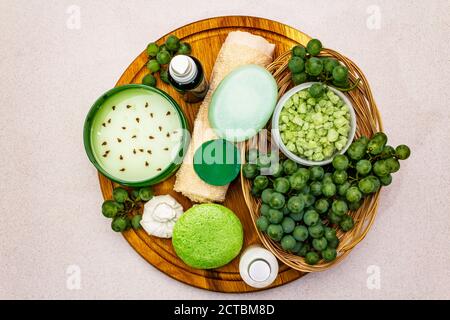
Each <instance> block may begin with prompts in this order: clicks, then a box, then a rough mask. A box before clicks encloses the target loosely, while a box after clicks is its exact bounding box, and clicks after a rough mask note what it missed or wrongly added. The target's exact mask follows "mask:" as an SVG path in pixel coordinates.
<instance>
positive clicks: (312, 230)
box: [308, 222, 325, 239]
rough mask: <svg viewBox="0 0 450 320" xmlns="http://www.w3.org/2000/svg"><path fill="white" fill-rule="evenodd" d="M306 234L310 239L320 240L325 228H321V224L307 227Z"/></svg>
mask: <svg viewBox="0 0 450 320" xmlns="http://www.w3.org/2000/svg"><path fill="white" fill-rule="evenodd" d="M308 233H309V235H310V236H311V238H314V239H317V238H321V237H323V234H324V233H325V228H324V227H323V224H322V223H320V222H318V223H316V224H313V225H312V226H309V227H308Z"/></svg>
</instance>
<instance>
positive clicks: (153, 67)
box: [147, 59, 161, 73]
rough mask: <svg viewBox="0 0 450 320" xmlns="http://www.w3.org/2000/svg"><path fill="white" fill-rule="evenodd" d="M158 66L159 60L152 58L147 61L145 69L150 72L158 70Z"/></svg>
mask: <svg viewBox="0 0 450 320" xmlns="http://www.w3.org/2000/svg"><path fill="white" fill-rule="evenodd" d="M160 68H161V66H160V65H159V62H158V61H156V60H155V59H152V60H150V61H149V62H148V63H147V69H148V70H150V72H151V73H154V72H158V71H159V69H160Z"/></svg>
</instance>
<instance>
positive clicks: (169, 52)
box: [142, 34, 192, 87]
mask: <svg viewBox="0 0 450 320" xmlns="http://www.w3.org/2000/svg"><path fill="white" fill-rule="evenodd" d="M146 52H147V55H148V58H149V60H148V62H147V69H148V70H149V73H148V74H146V75H145V76H144V77H143V78H142V84H144V85H147V86H150V87H156V85H157V80H156V77H155V75H156V74H158V73H159V78H160V79H161V81H163V82H164V83H167V84H168V83H169V78H168V71H167V67H168V65H169V64H170V61H171V60H172V58H173V57H174V56H175V55H177V54H184V55H190V54H191V52H192V48H191V45H190V44H189V43H187V42H181V41H180V39H178V38H177V37H176V36H175V35H173V34H171V35H169V36H168V37H167V39H166V41H165V42H164V44H163V45H158V44H156V43H155V42H151V43H149V44H148V46H147V50H146Z"/></svg>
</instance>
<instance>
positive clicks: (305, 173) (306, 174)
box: [295, 168, 311, 181]
mask: <svg viewBox="0 0 450 320" xmlns="http://www.w3.org/2000/svg"><path fill="white" fill-rule="evenodd" d="M295 175H298V176H300V177H302V178H303V179H304V180H305V181H308V180H309V177H310V175H311V173H310V171H309V170H308V169H306V168H298V169H297V171H296V172H295Z"/></svg>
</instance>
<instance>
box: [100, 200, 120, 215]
mask: <svg viewBox="0 0 450 320" xmlns="http://www.w3.org/2000/svg"><path fill="white" fill-rule="evenodd" d="M118 212H119V207H118V206H117V203H116V202H115V201H114V200H105V202H103V204H102V213H103V215H104V216H105V217H106V218H114V217H115V216H116V215H117V213H118Z"/></svg>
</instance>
